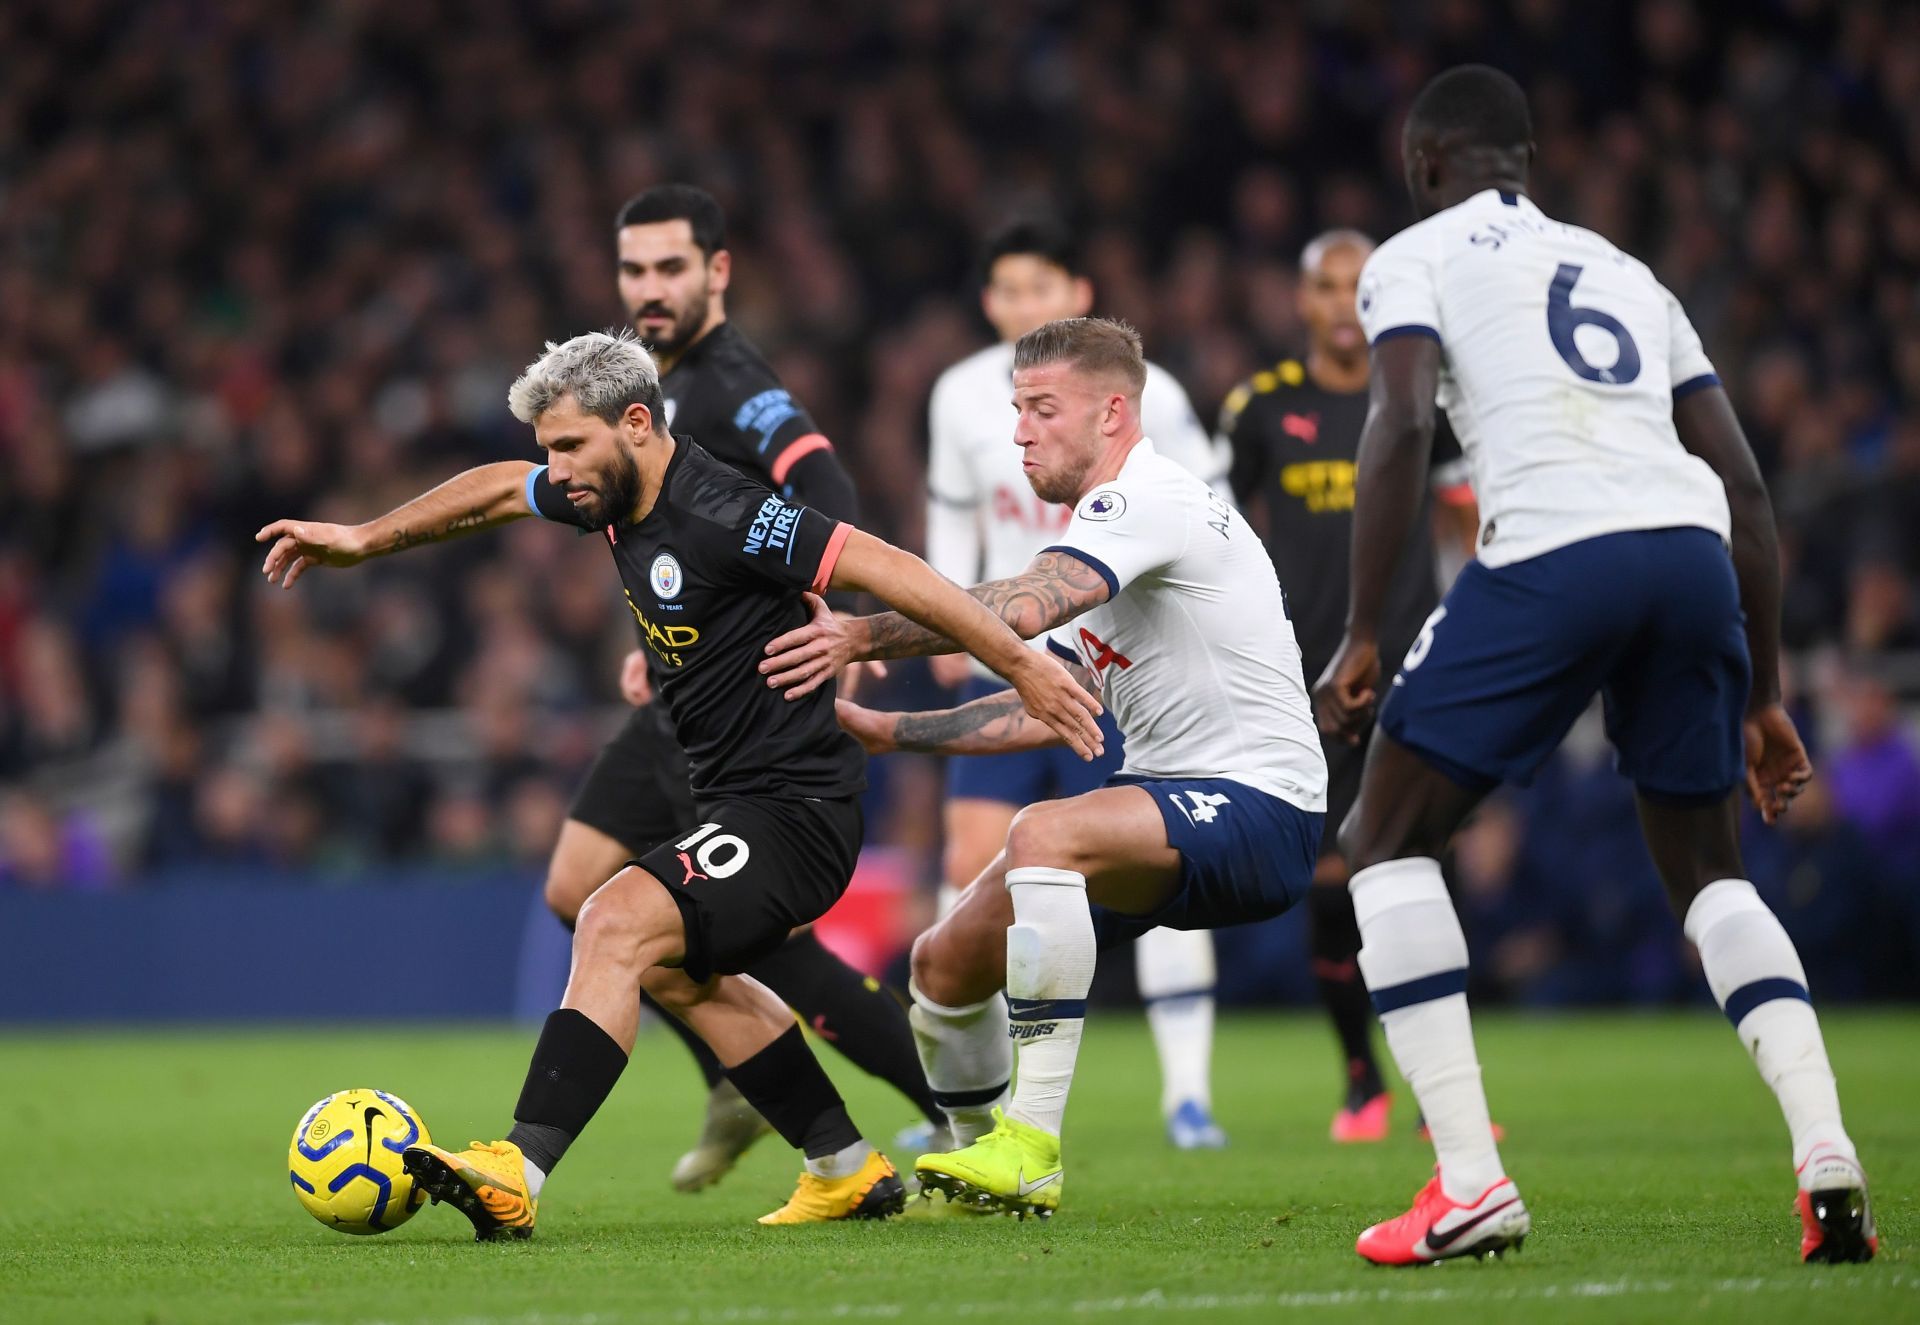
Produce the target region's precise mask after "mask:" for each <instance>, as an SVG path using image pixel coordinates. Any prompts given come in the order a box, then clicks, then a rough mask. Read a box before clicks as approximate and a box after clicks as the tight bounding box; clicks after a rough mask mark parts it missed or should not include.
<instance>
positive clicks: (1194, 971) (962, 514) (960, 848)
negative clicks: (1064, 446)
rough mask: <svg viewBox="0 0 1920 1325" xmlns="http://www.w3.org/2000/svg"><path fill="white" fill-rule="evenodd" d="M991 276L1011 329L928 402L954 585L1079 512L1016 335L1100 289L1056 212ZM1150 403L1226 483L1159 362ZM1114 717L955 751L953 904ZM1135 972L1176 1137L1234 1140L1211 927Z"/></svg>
mask: <svg viewBox="0 0 1920 1325" xmlns="http://www.w3.org/2000/svg"><path fill="white" fill-rule="evenodd" d="M980 275H981V279H982V282H983V285H982V288H981V291H980V307H981V310H982V311H983V312H984V313H985V314H986V318H987V321H988V322H990V323H991V324H992V325H993V329H994V330H995V331H996V332H998V333H999V335H1000V341H999V343H998V344H995V345H989V346H987V347H986V348H985V349H983V350H980V351H978V352H977V353H974V354H971V355H969V356H968V357H967V358H965V359H962V360H961V361H960V362H959V363H957V364H954V365H953V366H952V367H951V368H948V369H947V370H946V371H945V372H944V373H942V374H941V375H940V378H939V380H938V381H937V382H936V383H935V384H934V388H933V399H932V404H931V408H930V411H929V414H930V418H929V434H930V437H931V446H930V453H929V457H928V461H927V487H928V501H927V561H928V563H929V564H930V565H931V566H932V567H933V568H934V569H935V570H937V571H939V572H940V573H941V574H943V575H945V576H947V578H949V579H951V580H953V581H955V582H956V583H958V584H979V583H981V582H982V581H985V580H997V579H1004V578H1006V577H1008V576H1012V575H1017V574H1019V573H1020V572H1021V571H1022V570H1023V569H1025V568H1026V566H1027V564H1028V562H1030V561H1031V560H1032V559H1033V556H1034V554H1035V553H1036V552H1038V551H1040V550H1041V549H1042V548H1044V547H1046V546H1047V545H1048V544H1049V543H1051V542H1052V541H1053V540H1054V539H1055V538H1057V537H1058V536H1059V535H1060V534H1061V533H1062V532H1063V531H1064V530H1065V529H1066V527H1067V525H1068V522H1069V521H1070V520H1071V519H1072V518H1073V510H1072V507H1071V506H1068V505H1058V504H1054V503H1050V502H1047V501H1043V500H1042V499H1041V498H1039V497H1037V496H1035V495H1034V492H1033V489H1032V488H1031V487H1030V486H1029V485H1028V483H1027V479H1026V476H1025V474H1024V473H1023V472H1022V469H1021V451H1020V448H1019V447H1018V446H1016V445H1014V441H1013V423H1014V414H1013V406H1012V403H1011V402H1012V399H1013V346H1014V342H1015V341H1017V340H1019V339H1020V337H1022V336H1024V335H1026V334H1027V333H1028V332H1029V331H1032V330H1033V329H1034V328H1036V327H1039V326H1042V325H1044V324H1046V323H1048V322H1054V321H1059V320H1061V319H1064V318H1074V317H1082V316H1085V314H1086V313H1087V312H1088V310H1089V309H1091V308H1092V307H1093V297H1094V291H1093V283H1092V281H1091V280H1089V279H1088V277H1087V275H1086V273H1085V271H1084V270H1083V269H1082V267H1081V264H1080V261H1079V256H1078V253H1077V251H1076V249H1075V246H1074V243H1073V240H1072V238H1071V236H1070V235H1069V234H1068V233H1067V232H1066V230H1065V229H1064V228H1063V227H1061V226H1058V225H1056V224H1054V223H1051V222H1048V221H1018V222H1015V223H1013V224H1011V225H1008V226H1007V227H1006V228H1004V229H1002V230H1001V231H1000V232H999V233H998V234H996V235H995V236H993V238H992V239H990V240H989V241H988V243H987V246H986V251H985V256H984V258H983V259H982V262H981V270H980ZM1141 411H1142V422H1143V424H1144V427H1145V431H1146V435H1147V436H1148V437H1149V438H1151V439H1152V440H1153V443H1154V446H1155V448H1156V449H1157V450H1158V452H1159V454H1160V455H1162V456H1164V457H1166V458H1167V459H1170V460H1172V461H1174V462H1175V463H1177V464H1179V465H1181V466H1182V467H1184V468H1185V469H1187V470H1188V471H1189V472H1191V473H1192V474H1194V475H1195V476H1197V477H1198V478H1200V479H1201V480H1202V481H1203V482H1205V483H1207V484H1208V485H1209V486H1211V487H1213V488H1215V489H1217V490H1221V491H1224V490H1225V487H1226V481H1225V480H1226V468H1227V462H1226V456H1225V454H1224V451H1223V450H1222V449H1220V448H1216V447H1215V446H1214V444H1213V442H1212V440H1211V439H1210V438H1209V437H1208V436H1207V433H1206V430H1205V428H1204V427H1203V426H1202V425H1201V423H1200V419H1199V416H1198V415H1197V414H1196V413H1195V412H1194V408H1193V405H1192V403H1191V402H1189V401H1188V399H1187V393H1186V392H1185V391H1184V390H1182V389H1181V386H1180V384H1179V383H1178V382H1177V381H1175V380H1174V378H1173V375H1172V374H1171V373H1168V372H1167V371H1166V370H1165V369H1163V368H1160V367H1159V366H1158V365H1155V364H1152V363H1149V364H1148V365H1147V385H1146V390H1145V392H1144V394H1143V397H1142V402H1141ZM932 667H933V674H934V677H935V679H936V680H938V681H939V682H940V683H941V684H942V685H945V686H948V687H950V688H951V687H957V688H959V690H960V692H961V693H960V696H959V698H960V699H961V701H962V702H965V701H967V700H972V699H978V698H980V697H981V696H983V695H987V694H991V693H993V692H994V691H997V690H1001V689H1004V688H1005V683H1004V682H1003V681H1001V680H1000V678H999V677H997V676H994V675H992V674H991V673H990V672H987V671H985V670H984V669H982V668H981V667H979V666H978V665H977V664H976V663H974V662H973V660H972V659H970V658H968V657H967V656H966V655H964V654H948V655H945V656H941V657H936V658H934V659H932ZM1307 674H1308V675H1309V676H1311V675H1315V673H1313V672H1308V673H1307ZM1103 722H1104V723H1105V724H1106V735H1107V753H1106V756H1105V757H1104V758H1103V759H1102V760H1099V761H1096V762H1095V763H1092V764H1087V763H1083V762H1081V761H1080V760H1078V759H1075V758H1074V757H1073V756H1072V755H1071V754H1070V753H1069V752H1067V751H1065V750H1061V749H1035V750H1025V751H1021V752H1019V753H1016V754H998V755H990V756H985V757H981V758H976V759H955V760H951V761H949V762H948V764H947V798H946V805H945V810H944V817H945V829H946V855H945V859H944V868H943V873H944V875H945V880H944V882H943V884H942V886H941V890H940V892H941V898H940V911H941V913H942V914H945V912H946V911H947V910H948V909H949V908H950V907H951V906H952V905H953V901H954V899H955V898H956V897H957V896H958V895H959V893H960V890H962V889H964V888H966V887H967V886H968V885H969V884H971V883H972V882H973V881H974V880H975V879H976V878H978V877H979V876H980V874H981V872H982V871H983V870H985V869H986V868H987V867H988V866H989V865H990V864H992V862H993V859H994V857H995V856H996V855H998V854H999V852H1000V849H1001V847H1002V846H1004V845H1005V843H1006V840H1007V829H1008V827H1009V826H1010V825H1011V824H1012V823H1013V817H1014V815H1015V814H1017V813H1019V811H1020V810H1021V809H1022V808H1024V807H1025V806H1028V805H1032V804H1036V803H1038V802H1040V801H1044V800H1051V799H1054V798H1057V797H1066V796H1078V795H1081V794H1083V793H1085V792H1089V791H1092V790H1094V789H1095V788H1097V787H1099V786H1101V785H1103V784H1104V783H1105V782H1106V780H1107V779H1108V778H1109V777H1111V776H1112V775H1113V774H1114V773H1115V772H1117V771H1119V768H1120V765H1121V762H1122V758H1123V755H1122V750H1121V746H1122V741H1121V737H1120V731H1119V729H1118V728H1117V727H1115V726H1114V725H1113V721H1112V719H1111V717H1109V718H1106V719H1103ZM1356 946H1357V945H1356ZM1134 971H1135V978H1136V981H1137V983H1138V985H1139V988H1140V997H1141V999H1142V1000H1143V1001H1144V1002H1145V1004H1146V1007H1147V1020H1148V1022H1149V1024H1150V1025H1151V1026H1152V1028H1153V1040H1154V1045H1155V1047H1156V1048H1157V1050H1158V1052H1159V1057H1160V1075H1161V1092H1160V1111H1161V1116H1162V1118H1163V1119H1164V1121H1165V1123H1166V1128H1167V1137H1168V1139H1169V1140H1170V1141H1172V1143H1173V1144H1174V1145H1176V1146H1178V1147H1180V1148H1181V1149H1196V1148H1211V1147H1218V1146H1222V1145H1225V1144H1226V1135H1225V1133H1224V1132H1222V1131H1221V1129H1220V1127H1219V1125H1218V1124H1216V1123H1215V1122H1214V1120H1213V1092H1212V1053H1213V989H1214V957H1213V939H1212V937H1211V936H1210V935H1209V934H1208V933H1207V932H1206V931H1205V930H1172V929H1156V930H1153V931H1151V932H1149V933H1147V934H1145V935H1143V936H1141V938H1140V939H1139V941H1138V942H1137V943H1136V944H1135V945H1134Z"/></svg>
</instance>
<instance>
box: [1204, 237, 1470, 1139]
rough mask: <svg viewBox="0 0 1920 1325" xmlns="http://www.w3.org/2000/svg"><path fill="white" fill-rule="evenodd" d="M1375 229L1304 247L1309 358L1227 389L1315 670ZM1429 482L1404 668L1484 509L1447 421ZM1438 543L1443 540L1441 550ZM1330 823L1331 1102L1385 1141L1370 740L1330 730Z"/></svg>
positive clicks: (1226, 415) (1362, 353)
mask: <svg viewBox="0 0 1920 1325" xmlns="http://www.w3.org/2000/svg"><path fill="white" fill-rule="evenodd" d="M1372 252H1373V240H1371V239H1369V238H1368V237H1367V236H1366V235H1363V234H1361V233H1360V232H1359V231H1357V230H1330V231H1328V232H1327V233H1325V234H1323V235H1320V236H1319V237H1318V238H1316V239H1314V240H1313V241H1312V242H1311V243H1309V244H1308V245H1307V247H1306V249H1305V250H1304V251H1303V252H1302V253H1301V255H1300V285H1299V296H1298V298H1299V309H1300V320H1301V322H1302V323H1303V324H1304V325H1305V327H1306V330H1307V356H1306V359H1305V361H1304V362H1302V361H1301V360H1298V359H1285V360H1282V361H1281V362H1280V363H1277V364H1275V365H1274V366H1273V367H1272V368H1270V369H1267V370H1265V371H1263V372H1258V373H1255V374H1254V375H1253V376H1252V377H1251V378H1249V379H1248V380H1247V381H1245V382H1243V383H1241V384H1240V385H1239V386H1237V387H1235V388H1234V389H1233V390H1232V391H1231V392H1230V393H1228V395H1227V399H1226V402H1225V404H1224V405H1222V407H1221V412H1220V438H1221V441H1222V442H1223V443H1224V444H1226V445H1227V446H1229V447H1230V448H1231V449H1232V453H1233V468H1232V481H1233V495H1234V497H1235V498H1236V499H1237V500H1238V501H1239V503H1240V507H1241V509H1242V510H1243V511H1245V512H1246V515H1247V522H1248V523H1249V524H1250V525H1252V526H1253V528H1254V529H1255V530H1256V531H1258V532H1259V534H1260V536H1261V538H1262V539H1263V540H1264V541H1265V542H1266V545H1267V551H1268V553H1269V554H1270V555H1271V556H1272V557H1273V564H1274V568H1275V570H1276V571H1277V572H1278V573H1279V575H1280V582H1281V583H1282V584H1284V585H1286V586H1287V612H1288V615H1289V616H1290V617H1291V618H1292V619H1293V631H1294V635H1295V636H1296V637H1297V638H1298V639H1299V641H1300V656H1301V659H1302V661H1303V665H1304V666H1305V669H1306V674H1307V675H1308V676H1310V677H1317V676H1319V675H1320V673H1321V672H1322V671H1323V670H1324V669H1325V668H1326V665H1327V663H1328V662H1329V661H1330V660H1331V659H1332V658H1333V651H1334V649H1336V648H1337V647H1339V644H1340V633H1341V630H1342V629H1343V628H1344V626H1345V623H1346V617H1347V563H1348V546H1349V544H1350V543H1351V541H1352V537H1353V476H1354V456H1355V455H1356V454H1357V453H1358V451H1359V449H1360V425H1361V424H1362V423H1364V422H1365V421H1366V417H1367V338H1366V334H1365V333H1364V332H1363V331H1361V329H1360V317H1359V313H1358V312H1357V311H1356V309H1355V307H1354V299H1355V293H1356V291H1358V289H1359V287H1360V269H1361V267H1362V266H1364V265H1365V263H1366V260H1367V255H1368V254H1370V253H1372ZM1433 440H1434V445H1433V467H1432V472H1431V489H1430V490H1431V493H1432V495H1433V497H1434V498H1436V499H1437V501H1434V502H1426V501H1423V503H1422V506H1421V513H1420V516H1419V517H1418V519H1417V520H1416V521H1415V528H1416V529H1419V530H1426V529H1428V528H1429V527H1431V528H1432V529H1433V532H1434V537H1433V538H1431V539H1429V538H1425V537H1416V538H1415V539H1414V540H1413V541H1412V542H1411V543H1409V544H1408V546H1407V550H1406V553H1405V555H1404V556H1402V557H1401V559H1400V563H1399V565H1398V566H1397V567H1396V569H1395V571H1394V577H1393V584H1392V587H1391V588H1390V589H1389V591H1388V595H1387V605H1386V608H1385V610H1384V612H1383V615H1382V621H1381V628H1380V629H1381V639H1380V657H1381V662H1382V665H1383V666H1384V667H1387V668H1397V667H1398V666H1399V665H1400V659H1401V657H1402V656H1403V655H1404V654H1405V653H1406V651H1407V647H1408V646H1409V645H1411V644H1412V643H1413V640H1414V637H1415V636H1416V635H1418V634H1419V633H1420V626H1421V623H1422V622H1424V621H1425V620H1426V619H1427V614H1428V613H1429V612H1431V611H1433V609H1434V605H1435V604H1436V603H1438V602H1439V601H1440V587H1439V574H1438V572H1439V570H1440V569H1441V565H1440V564H1439V563H1444V561H1445V560H1446V559H1447V558H1448V557H1450V558H1451V559H1452V560H1453V561H1455V562H1457V561H1459V560H1461V559H1463V558H1465V557H1470V556H1472V555H1473V540H1474V535H1475V533H1476V532H1477V530H1476V525H1477V523H1478V520H1479V516H1478V512H1477V511H1476V510H1475V508H1474V504H1473V488H1472V486H1471V485H1470V484H1468V482H1467V481H1466V464H1465V462H1464V461H1463V460H1462V459H1461V457H1460V447H1459V444H1458V443H1457V442H1455V440H1454V437H1453V433H1452V431H1451V430H1449V429H1448V428H1447V426H1446V424H1445V422H1444V421H1442V422H1440V424H1439V425H1438V426H1437V427H1436V428H1435V429H1434V439H1433ZM1436 543H1437V544H1438V545H1439V548H1438V550H1439V551H1440V552H1441V553H1442V554H1443V555H1441V556H1436ZM1325 744H1326V756H1327V824H1328V830H1327V832H1326V833H1325V834H1323V835H1322V837H1321V839H1320V862H1319V865H1318V866H1317V867H1316V868H1315V870H1314V876H1313V882H1314V889H1313V891H1312V893H1311V894H1310V895H1309V896H1308V898H1307V935H1308V946H1309V949H1310V951H1311V952H1312V954H1313V978H1314V983H1315V984H1316V985H1317V986H1318V988H1319V990H1320V1002H1321V1004H1322V1005H1323V1006H1324V1007H1325V1008H1326V1010H1327V1016H1328V1017H1329V1018H1330V1019H1331V1020H1332V1022H1333V1029H1334V1033H1335V1034H1336V1035H1337V1036H1338V1037H1339V1040H1340V1051H1341V1054H1342V1057H1343V1060H1344V1062H1345V1064H1346V1098H1345V1100H1344V1102H1343V1103H1342V1104H1341V1106H1340V1109H1339V1111H1338V1112H1336V1113H1335V1114H1334V1116H1333V1124H1332V1128H1331V1132H1332V1136H1333V1139H1334V1140H1336V1141H1379V1140H1382V1139H1384V1138H1385V1137H1386V1135H1387V1124H1388V1108H1389V1104H1390V1100H1389V1097H1388V1095H1387V1089H1386V1085H1385V1083H1384V1082H1383V1081H1382V1080H1381V1077H1380V1066H1379V1063H1378V1062H1377V1061H1376V1060H1375V1058H1374V1055H1373V1005H1372V1004H1371V1003H1369V1002H1368V1001H1367V987H1366V984H1365V982H1364V981H1362V980H1361V978H1360V965H1359V955H1360V929H1359V927H1358V926H1357V925H1355V924H1354V920H1353V901H1352V899H1351V898H1350V897H1349V896H1348V894H1347V866H1346V862H1345V861H1344V860H1342V859H1341V858H1340V849H1339V846H1338V845H1337V844H1336V842H1335V831H1334V830H1335V829H1337V828H1338V827H1339V824H1340V821H1341V820H1342V819H1344V818H1345V817H1346V814H1347V811H1348V810H1349V809H1351V808H1352V806H1353V800H1354V797H1355V796H1356V795H1357V794H1358V793H1359V790H1360V765H1361V761H1362V757H1363V750H1362V747H1358V746H1354V745H1350V744H1348V743H1347V742H1346V741H1343V740H1338V739H1335V738H1332V737H1329V738H1327V739H1326V742H1325Z"/></svg>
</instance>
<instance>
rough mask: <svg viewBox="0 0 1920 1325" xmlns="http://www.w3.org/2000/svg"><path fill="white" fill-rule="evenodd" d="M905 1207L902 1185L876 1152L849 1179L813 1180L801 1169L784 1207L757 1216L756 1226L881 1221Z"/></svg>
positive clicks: (905, 1191)
mask: <svg viewBox="0 0 1920 1325" xmlns="http://www.w3.org/2000/svg"><path fill="white" fill-rule="evenodd" d="M906 1204H907V1189H906V1186H905V1184H903V1183H902V1182H901V1181H900V1175H899V1174H898V1173H895V1172H894V1171H893V1165H891V1164H889V1163H888V1162H887V1157H886V1156H885V1155H883V1154H881V1153H880V1152H879V1151H877V1150H876V1151H874V1152H873V1153H872V1154H871V1155H868V1156H867V1162H866V1163H864V1164H862V1165H861V1166H860V1171H859V1172H858V1173H856V1174H854V1175H853V1176H852V1177H851V1178H817V1177H815V1176H814V1175H813V1174H811V1173H808V1172H806V1171H805V1170H804V1169H803V1170H802V1171H801V1173H800V1185H799V1186H798V1187H795V1188H794V1189H793V1195H792V1196H790V1197H788V1198H787V1203H786V1204H785V1205H783V1206H781V1207H780V1208H779V1209H778V1210H775V1211H774V1212H773V1213H772V1214H770V1215H761V1216H760V1222H761V1223H763V1224H823V1223H826V1222H827V1221H829V1220H833V1219H885V1218H886V1217H887V1216H888V1215H897V1214H899V1213H900V1212H901V1211H902V1210H903V1209H905V1208H906Z"/></svg>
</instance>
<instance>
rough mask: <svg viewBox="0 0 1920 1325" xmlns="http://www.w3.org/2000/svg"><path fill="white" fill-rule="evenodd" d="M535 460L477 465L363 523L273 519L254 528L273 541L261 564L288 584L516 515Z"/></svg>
mask: <svg viewBox="0 0 1920 1325" xmlns="http://www.w3.org/2000/svg"><path fill="white" fill-rule="evenodd" d="M533 468H534V466H533V465H532V464H530V463H529V462H527V461H525V460H502V461H500V462H499V463H498V464H492V465H480V466H478V467H476V468H474V469H469V470H467V471H466V472H465V473H462V474H456V475H454V476H453V477H452V478H450V479H448V480H447V481H446V482H445V483H442V484H441V485H440V486H439V487H437V488H435V489H433V490H432V491H431V492H426V493H422V494H421V495H420V496H418V497H415V498H414V499H413V500H412V501H410V502H408V503H407V504H406V505H404V506H401V507H399V508H397V509H395V510H392V511H389V512H387V514H385V515H383V516H381V517H380V518H379V519H377V520H369V521H367V522H366V523H365V524H318V523H315V522H314V521H311V520H275V521H274V522H273V523H272V524H270V525H268V526H266V528H264V529H262V530H261V531H260V532H259V533H257V534H255V535H254V536H253V541H254V542H256V543H267V544H270V545H271V546H269V547H268V549H267V559H266V561H265V562H264V563H263V564H262V565H261V567H260V571H261V573H262V574H263V575H265V576H266V577H267V582H268V583H270V584H271V583H273V582H274V581H276V580H277V581H279V583H280V585H281V587H282V588H292V587H293V582H294V581H295V580H297V579H299V578H300V576H301V575H302V574H304V573H305V572H306V571H307V569H308V568H309V567H313V566H355V565H358V564H359V563H360V562H362V561H365V560H366V559H367V558H368V557H383V556H386V555H387V554H388V553H391V552H404V551H405V550H406V549H408V548H410V547H417V546H418V545H419V544H421V543H438V542H441V541H443V540H445V539H449V538H459V537H460V536H461V535H463V534H471V533H474V532H475V531H477V530H481V529H491V528H493V527H494V526H495V525H500V524H505V523H507V522H508V521H509V520H518V519H520V518H521V517H522V516H525V515H530V514H532V512H531V511H530V510H528V508H527V499H526V486H527V475H528V474H529V473H531V472H532V471H533Z"/></svg>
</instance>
